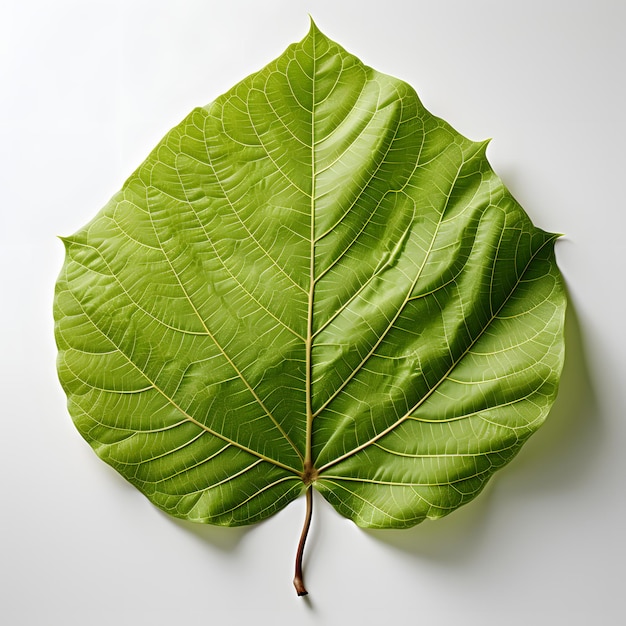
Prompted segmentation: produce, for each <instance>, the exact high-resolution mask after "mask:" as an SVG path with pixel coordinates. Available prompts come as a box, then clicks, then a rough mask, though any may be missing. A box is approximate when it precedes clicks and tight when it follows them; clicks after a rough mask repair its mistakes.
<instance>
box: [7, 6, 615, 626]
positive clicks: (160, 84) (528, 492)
mask: <svg viewBox="0 0 626 626" xmlns="http://www.w3.org/2000/svg"><path fill="white" fill-rule="evenodd" d="M0 7H1V8H0V139H1V141H0V155H1V156H0V159H1V162H0V194H1V195H0V197H1V202H0V212H1V213H0V217H1V222H0V254H1V255H2V258H1V259H0V277H1V285H0V333H1V344H0V347H1V349H0V385H1V387H2V389H1V392H2V399H3V402H2V410H1V416H0V418H1V420H2V422H1V429H0V435H1V437H2V440H1V442H2V446H1V452H0V480H1V490H0V525H1V528H0V622H1V623H2V624H6V625H7V626H20V625H28V626H31V625H33V626H39V625H48V624H63V625H64V626H74V625H81V626H83V625H85V626H92V625H93V626H100V625H104V624H118V625H119V624H121V625H126V624H151V625H156V626H159V625H166V624H168V625H169V624H174V623H175V624H177V625H180V626H183V625H185V624H218V623H219V624H242V623H244V622H246V621H250V622H254V623H257V624H272V625H277V626H280V625H282V624H292V623H298V624H301V625H308V624H329V625H331V626H332V625H334V624H344V623H345V624H356V623H358V624H366V625H367V624H379V623H385V624H387V623H389V624H391V623H411V624H426V623H431V622H436V623H437V624H438V625H442V626H447V625H449V624H457V623H463V624H464V625H468V626H473V625H478V624H480V625H482V626H484V625H487V626H490V625H500V624H507V625H508V624H512V625H516V624H529V623H533V624H538V625H542V624H556V625H559V624H567V625H568V626H572V625H577V624H588V623H590V621H591V620H593V623H597V624H607V625H612V624H617V623H620V622H621V619H620V618H621V617H623V612H624V604H623V600H624V574H623V572H624V562H625V560H626V550H625V547H626V532H625V531H626V523H625V522H626V497H625V490H624V478H625V477H626V454H625V453H624V446H625V443H626V441H625V434H626V400H625V386H626V364H625V354H626V331H625V329H626V324H625V323H624V317H625V312H626V295H625V291H624V282H625V281H624V270H625V269H626V267H625V266H626V263H625V262H624V233H625V231H626V218H625V215H626V207H625V205H624V185H625V183H626V176H625V175H624V169H625V165H626V157H625V149H626V123H625V119H626V82H625V80H624V68H625V62H626V27H625V24H626V3H624V2H620V1H619V0H615V1H610V0H563V1H556V0H524V1H523V2H522V1H519V2H509V1H503V0H493V1H488V0H472V1H471V2H469V1H466V0H456V1H452V0H448V1H446V0H443V1H442V0H437V1H436V2H435V1H434V0H431V1H429V2H424V1H419V0H406V1H402V0H375V1H366V0H360V1H357V0H354V1H353V0H330V1H327V0H317V1H313V0H310V1H305V0H282V1H279V0H267V1H261V0H258V1H252V0H250V1H248V2H244V1H242V0H237V1H236V0H221V1H220V2H217V1H213V0H177V1H176V2H174V1H172V2H164V1H157V0H152V1H150V2H148V1H145V2H144V1H133V0H107V1H106V2H89V1H84V0H83V1H75V2H69V1H67V0H64V1H62V0H57V1H55V2H44V1H43V0H42V1H39V2H36V1H33V0H30V1H29V0H19V1H17V0H8V1H6V0H5V1H4V2H3V3H2V4H1V5H0ZM308 13H310V14H311V15H312V16H313V17H314V19H315V20H316V23H317V25H318V26H319V28H320V29H321V30H322V31H323V32H325V34H327V35H328V36H329V37H331V38H332V39H335V40H336V41H338V42H339V43H341V44H342V45H343V46H344V47H346V48H347V49H348V50H349V51H351V52H353V53H355V54H356V55H357V56H359V57H360V58H361V59H362V60H363V61H364V62H366V63H368V64H369V65H372V66H374V67H376V68H377V69H379V70H381V71H384V72H387V73H390V74H394V75H396V76H399V77H400V78H403V79H405V80H407V81H408V82H409V83H411V84H412V85H413V86H414V87H415V88H416V89H417V91H418V93H419V94H420V96H421V98H422V101H423V102H424V104H425V105H426V106H427V108H429V109H430V110H431V111H432V112H433V113H435V114H436V115H439V116H441V117H443V118H444V119H446V120H447V121H449V122H450V123H451V124H452V125H453V126H455V127H456V128H457V129H458V130H459V131H461V132H462V133H463V134H465V135H467V136H469V137H470V138H472V139H476V140H478V139H484V138H486V137H493V141H492V143H491V145H490V148H489V151H488V156H489V158H490V161H491V163H492V165H493V166H494V169H495V170H496V171H497V172H498V173H499V174H500V175H501V176H502V178H503V179H504V181H505V183H506V184H507V185H508V186H509V188H510V189H511V190H512V191H513V193H514V194H515V195H516V197H517V198H518V199H519V200H520V202H521V203H522V205H523V206H524V207H525V208H526V210H527V211H528V213H529V214H530V215H531V217H532V218H533V220H534V221H535V223H537V224H538V225H539V226H541V227H543V228H544V229H546V230H551V231H557V232H562V233H565V235H566V237H565V238H563V239H562V240H560V241H559V242H558V245H557V255H558V260H559V263H560V266H561V268H562V271H563V274H564V276H565V279H566V281H567V285H568V288H569V292H570V302H571V306H570V310H569V313H568V319H567V348H568V355H567V363H566V366H565V371H564V374H563V380H562V387H561V393H560V396H559V399H558V401H557V403H556V405H555V407H554V410H553V412H552V414H551V416H550V418H549V420H548V422H547V423H546V425H545V426H544V427H543V428H542V429H541V430H540V431H539V433H537V434H536V435H535V437H534V438H533V439H532V440H531V441H530V442H529V443H528V444H527V446H526V447H525V448H524V450H523V451H522V452H521V453H520V455H519V456H518V457H517V458H516V459H515V460H514V461H513V462H512V464H511V465H510V466H508V467H507V468H506V469H504V470H502V471H501V472H500V473H499V474H498V475H497V476H496V477H495V478H494V480H493V481H492V483H491V484H490V485H489V487H488V488H487V489H486V491H485V492H484V493H483V494H482V495H481V496H480V497H479V498H478V499H477V500H476V501H475V502H473V503H471V504H469V505H467V506H466V507H464V508H463V509H461V510H459V511H457V512H456V513H454V514H452V515H451V516H450V517H447V518H444V519H443V520H440V521H437V522H425V523H424V524H422V525H420V526H418V527H416V528H414V529H411V530H409V531H379V532H365V531H362V530H359V529H357V528H356V527H355V526H354V525H353V524H352V523H351V522H349V521H347V520H344V519H343V518H340V517H339V516H338V515H337V514H336V513H335V512H334V511H333V510H332V509H331V508H330V507H329V506H327V505H326V504H325V503H324V502H323V501H322V499H321V498H317V499H316V513H315V519H314V528H313V531H312V536H311V538H310V543H309V546H308V552H307V558H306V582H307V585H308V587H309V590H310V592H311V595H310V596H309V597H308V598H307V599H301V598H297V597H296V596H295V593H294V591H293V588H292V586H291V578H292V563H293V555H294V552H295V547H296V543H297V538H298V535H299V532H300V527H301V522H302V517H303V503H302V502H301V501H298V502H296V503H293V504H292V505H290V506H289V507H288V508H287V509H285V510H283V512H281V513H280V514H278V515H277V516H275V517H273V518H271V519H270V520H268V521H266V522H264V523H262V524H260V525H257V526H255V527H252V528H249V529H225V528H213V527H198V526H194V525H191V524H185V523H181V522H178V521H175V520H173V519H170V518H167V517H166V516H165V515H163V514H162V513H160V512H159V511H157V510H156V509H155V508H154V507H153V506H152V505H150V504H149V503H148V501H147V500H146V499H145V498H144V497H143V496H142V495H141V494H140V493H139V492H138V491H136V490H135V489H134V488H132V487H131V486H129V485H128V484H127V483H126V482H124V481H123V479H121V478H120V477H119V476H118V475H117V474H116V473H115V472H114V471H113V470H111V469H110V468H108V467H107V466H106V465H105V464H104V463H102V462H101V461H99V460H98V459H97V457H96V456H95V455H94V454H93V453H92V451H91V450H90V449H89V447H88V446H87V444H85V443H84V442H83V440H82V439H81V438H80V436H79V435H78V434H77V432H76V431H75V430H74V428H73V425H72V424H71V420H70V418H69V416H68V414H67V412H66V409H65V398H64V395H63V393H62V391H61V389H60V386H59V384H58V382H57V379H56V372H55V355H56V350H55V346H54V340H53V324H52V297H53V288H54V282H55V279H56V276H57V274H58V272H59V270H60V267H61V264H62V262H63V250H62V245H61V243H60V242H59V241H58V240H57V239H55V235H68V234H71V233H72V232H74V231H75V230H77V229H78V228H79V227H81V226H82V225H83V224H84V223H85V222H87V221H88V220H89V219H90V218H91V217H92V216H93V215H94V214H95V213H96V212H97V211H98V210H99V209H100V207H101V206H102V205H103V204H104V203H105V202H106V201H107V200H108V198H109V197H110V196H111V195H112V194H113V193H114V192H115V191H116V190H117V189H118V188H119V187H120V186H121V184H122V183H123V181H124V179H125V178H126V176H128V175H129V174H130V173H131V172H132V171H133V170H134V168H135V167H136V166H137V165H138V164H139V163H140V162H141V161H142V160H143V158H144V157H145V156H146V155H147V153H148V151H149V150H150V149H151V148H152V147H153V146H154V145H155V144H156V143H157V142H158V140H159V139H160V138H161V137H162V135H163V134H165V132H166V131H167V130H169V128H171V127H172V126H174V125H175V124H176V123H178V121H179V120H180V119H182V118H183V117H184V116H185V115H186V114H187V112H188V111H189V110H191V108H192V107H194V106H196V105H203V104H206V103H207V102H210V101H211V100H213V99H214V98H215V97H216V96H217V95H219V94H220V93H222V92H223V91H225V90H227V89H228V88H229V87H230V86H232V85H233V84H234V83H236V82H238V81H239V80H240V79H241V78H243V77H244V76H246V75H247V74H249V73H251V72H253V71H256V70H257V69H260V68H261V67H262V66H264V65H265V64H266V63H268V62H269V61H271V60H272V59H274V58H275V57H276V56H278V55H279V54H280V53H281V52H282V51H283V49H284V48H285V47H286V46H287V45H288V44H290V43H292V42H293V41H296V40H299V39H301V38H302V37H304V35H305V34H306V32H307V30H308V16H307V14H308Z"/></svg>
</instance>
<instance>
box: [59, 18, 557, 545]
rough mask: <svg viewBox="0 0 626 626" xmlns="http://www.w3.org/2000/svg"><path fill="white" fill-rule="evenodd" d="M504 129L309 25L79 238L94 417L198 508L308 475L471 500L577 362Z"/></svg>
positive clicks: (97, 437) (381, 508)
mask: <svg viewBox="0 0 626 626" xmlns="http://www.w3.org/2000/svg"><path fill="white" fill-rule="evenodd" d="M486 147H487V143H486V142H479V143H475V142H472V141H470V140H468V139H466V138H465V137H463V136H461V135H460V134H459V133H457V132H456V131H454V130H453V129H452V128H451V127H450V126H449V125H448V124H447V123H446V122H444V121H442V120H441V119H439V118H437V117H435V116H433V115H431V114H430V113H429V112H428V111H426V110H425V109H424V107H423V106H422V104H421V102H420V101H419V99H418V97H417V95H416V94H415V92H414V91H413V89H412V88H411V87H410V86H409V85H407V84H406V83H404V82H402V81H400V80H398V79H396V78H392V77H390V76H386V75H384V74H381V73H379V72H376V71H375V70H373V69H371V68H369V67H366V66H365V65H363V64H362V63H361V62H360V61H359V60H358V59H357V58H355V57H354V56H352V55H350V54H348V53H347V52H346V51H345V50H344V49H343V48H341V47H340V46H338V45H337V44H335V43H333V42H332V41H330V40H329V39H328V38H326V37H325V36H324V35H323V34H321V33H320V31H319V30H318V29H317V28H316V27H315V25H313V24H312V26H311V29H310V32H309V33H308V35H307V36H306V37H305V38H304V39H303V40H302V41H301V42H300V43H297V44H294V45H292V46H290V47H289V48H288V49H287V50H286V51H285V53H284V54H283V55H281V56H280V57H279V58H278V59H276V61H274V62H273V63H270V64H269V65H268V66H267V67H265V68H264V69H263V70H261V71H260V72H258V73H256V74H253V75H252V76H249V77H248V78H246V79H245V80H243V81H242V82H241V83H239V84H238V85H236V86H235V87H233V89H232V90H230V91H229V92H228V93H226V94H225V95H223V96H221V97H220V98H218V99H217V100H215V102H213V103H212V104H210V105H208V106H206V107H204V108H197V109H195V110H194V111H192V112H191V114H190V115H189V116H188V117H187V118H186V119H184V120H183V121H182V122H181V123H180V124H179V125H178V126H176V127H175V128H174V129H173V130H171V131H170V132H169V133H168V134H167V135H166V136H165V138H164V139H163V140H162V141H161V142H160V143H159V144H158V146H157V147H156V148H155V149H154V151H153V152H152V153H151V154H150V155H149V156H148V158H147V159H146V161H145V162H144V163H143V164H142V165H141V166H140V167H139V169H138V170H137V171H136V172H135V173H134V174H133V175H132V176H131V177H130V178H129V179H128V180H127V181H126V183H125V184H124V186H123V188H122V190H121V191H120V192H119V193H117V194H116V195H115V196H114V197H113V198H112V199H111V201H110V202H109V203H108V204H107V205H106V206H105V207H104V209H103V210H102V211H100V213H98V215H97V216H96V217H95V219H93V221H91V222H90V223H89V224H87V225H86V226H85V227H84V228H82V229H81V230H80V231H78V232H77V233H76V234H75V235H73V236H71V237H68V238H66V239H64V242H65V246H66V253H67V256H66V261H65V265H64V267H63V270H62V272H61V276H60V278H59V280H58V284H57V290H56V297H55V304H54V312H55V319H56V339H57V343H58V347H59V359H58V370H59V376H60V380H61V382H62V384H63V387H64V389H65V391H66V393H67V396H68V402H69V411H70V413H71V415H72V417H73V419H74V422H75V424H76V426H77V428H78V430H79V431H80V433H81V434H82V435H83V437H84V438H85V439H86V440H87V441H88V442H89V443H90V444H91V446H92V447H93V449H94V450H95V451H96V453H97V454H98V455H99V456H100V457H101V458H102V459H103V460H105V461H106V462H107V463H109V464H110V465H112V466H113V467H114V468H115V469H116V470H118V471H119V472H120V473H121V474H122V475H123V476H124V477H125V478H127V479H128V480H129V481H130V482H131V483H133V484H134V485H135V486H136V487H137V488H139V489H140V490H141V491H142V492H143V493H144V494H145V495H146V496H147V497H148V498H149V499H150V500H151V501H152V502H153V503H154V504H156V505H157V506H158V507H160V508H162V509H163V510H164V511H167V512H168V513H170V514H172V515H175V516H177V517H181V518H185V519H189V520H192V521H196V522H208V523H213V524H223V525H239V524H249V523H252V522H257V521H259V520H261V519H264V518H266V517H268V516H270V515H272V514H273V513H275V512H276V511H278V510H279V509H281V508H282V507H284V506H285V505H287V504H288V503H289V502H291V501H292V500H294V499H295V498H297V497H298V496H300V495H302V494H303V493H304V492H305V491H306V492H307V493H308V494H309V495H310V490H309V489H308V487H309V485H313V486H314V487H315V488H316V489H317V490H318V491H319V492H321V493H322V495H323V496H324V497H325V498H326V499H327V500H328V501H329V502H330V503H331V504H332V505H333V506H334V507H335V508H336V509H337V510H338V511H339V512H340V513H341V514H343V515H345V516H347V517H349V518H351V519H353V520H354V521H355V522H356V523H357V524H359V525H360V526H366V527H374V528H401V527H407V526H411V525H413V524H416V523H418V522H420V521H422V520H423V519H424V518H426V517H429V518H436V517H441V516H442V515H445V514H447V513H449V512H450V511H452V510H454V509H455V508H457V507H459V506H460V505H462V504H464V503H466V502H468V501H469V500H471V499H472V498H473V497H474V496H476V495H477V494H478V493H479V491H480V490H481V489H482V487H483V486H484V484H485V482H486V481H487V480H488V479H489V477H490V476H491V475H492V474H493V472H494V471H495V470H497V469H498V468H500V467H502V466H503V465H504V464H505V463H507V462H508V461H509V460H510V459H511V458H512V457H513V456H514V455H515V454H516V452H517V451H518V450H519V448H520V446H521V445H522V444H523V442H524V441H525V440H526V439H527V438H528V436H529V435H531V434H532V433H533V432H534V431H535V430H536V429H537V428H538V427H539V426H540V424H541V423H542V422H543V420H544V418H545V417H546V415H547V413H548V410H549V408H550V406H551V405H552V403H553V401H554V399H555V396H556V392H557V385H558V379H559V376H560V371H561V367H562V362H563V316H564V309H565V296H564V290H563V285H562V279H561V277H560V274H559V271H558V269H557V267H556V263H555V260H554V241H555V238H556V236H555V235H553V234H549V233H546V232H544V231H542V230H540V229H539V228H536V227H535V226H534V225H533V224H532V223H531V221H530V220H529V218H528V216H527V215H526V214H525V213H524V211H523V209H522V208H521V207H520V206H519V204H518V203H517V202H516V201H515V200H514V199H513V197H512V196H511V194H510V193H509V192H508V191H507V189H506V188H505V187H504V185H503V184H502V182H501V181H500V179H499V178H498V177H497V176H496V175H495V174H494V172H493V171H492V169H491V167H490V166H489V164H488V162H487V159H486V157H485V150H486ZM309 500H310V498H309ZM302 546H303V542H302V545H301V547H302Z"/></svg>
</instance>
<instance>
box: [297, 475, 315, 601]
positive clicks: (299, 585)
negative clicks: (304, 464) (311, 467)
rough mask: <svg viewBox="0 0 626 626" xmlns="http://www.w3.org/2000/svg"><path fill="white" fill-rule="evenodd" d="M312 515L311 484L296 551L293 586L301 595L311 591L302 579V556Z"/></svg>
mask: <svg viewBox="0 0 626 626" xmlns="http://www.w3.org/2000/svg"><path fill="white" fill-rule="evenodd" d="M312 515H313V489H312V487H311V485H309V486H308V487H307V490H306V515H305V517H304V526H303V527H302V534H301V535H300V543H299V544H298V552H297V553H296V575H295V576H294V579H293V586H294V587H295V588H296V593H297V594H298V595H299V596H306V595H307V594H308V593H309V592H308V591H307V590H306V587H305V586H304V581H303V580H302V556H303V554H304V544H305V543H306V538H307V535H308V534H309V528H310V526H311V517H312Z"/></svg>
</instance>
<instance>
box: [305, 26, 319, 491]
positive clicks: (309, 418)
mask: <svg viewBox="0 0 626 626" xmlns="http://www.w3.org/2000/svg"><path fill="white" fill-rule="evenodd" d="M312 43H313V54H312V59H313V71H312V76H311V200H310V213H311V215H310V244H309V246H310V247H309V296H308V307H307V333H306V343H305V350H306V377H305V393H306V443H305V446H306V450H305V455H304V472H303V480H304V482H305V483H309V482H310V481H311V479H312V478H313V473H314V468H313V455H312V450H313V402H312V389H311V387H312V381H313V363H312V350H313V302H314V291H315V186H316V185H315V183H316V180H315V179H316V172H315V168H316V162H315V89H316V85H315V77H316V72H317V58H316V54H317V50H316V46H315V30H313V32H312Z"/></svg>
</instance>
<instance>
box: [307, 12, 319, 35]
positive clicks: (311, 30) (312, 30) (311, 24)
mask: <svg viewBox="0 0 626 626" xmlns="http://www.w3.org/2000/svg"><path fill="white" fill-rule="evenodd" d="M320 33H321V31H320V29H319V28H318V27H317V24H316V23H315V20H314V19H313V16H312V15H311V14H310V13H309V37H310V36H311V35H318V34H320Z"/></svg>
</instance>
